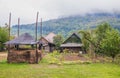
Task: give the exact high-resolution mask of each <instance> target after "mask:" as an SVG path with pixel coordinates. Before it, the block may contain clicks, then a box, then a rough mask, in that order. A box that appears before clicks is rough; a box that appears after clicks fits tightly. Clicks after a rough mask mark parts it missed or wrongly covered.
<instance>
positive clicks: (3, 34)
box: [0, 27, 9, 51]
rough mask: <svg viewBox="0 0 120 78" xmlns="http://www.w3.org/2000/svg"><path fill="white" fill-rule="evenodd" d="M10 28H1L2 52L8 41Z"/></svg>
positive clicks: (0, 46) (0, 42)
mask: <svg viewBox="0 0 120 78" xmlns="http://www.w3.org/2000/svg"><path fill="white" fill-rule="evenodd" d="M8 39H9V38H8V28H7V27H0V51H2V50H3V49H4V44H3V43H5V42H6V41H8Z"/></svg>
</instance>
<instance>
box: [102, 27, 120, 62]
mask: <svg viewBox="0 0 120 78" xmlns="http://www.w3.org/2000/svg"><path fill="white" fill-rule="evenodd" d="M101 48H102V49H103V50H104V52H103V53H104V54H106V55H108V56H111V57H112V58H113V60H114V58H115V56H116V55H117V54H120V33H119V31H118V30H115V29H112V30H108V31H106V34H105V38H104V39H103V40H102V41H101Z"/></svg>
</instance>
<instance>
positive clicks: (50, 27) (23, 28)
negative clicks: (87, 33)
mask: <svg viewBox="0 0 120 78" xmlns="http://www.w3.org/2000/svg"><path fill="white" fill-rule="evenodd" d="M102 22H107V23H109V24H110V25H111V26H112V27H114V28H117V29H119V30H120V12H114V13H106V12H100V13H91V14H90V13H88V14H85V15H74V16H68V17H62V18H58V19H52V20H48V21H44V22H43V24H42V29H43V31H42V32H43V35H46V34H48V33H49V32H54V33H56V34H59V33H60V34H63V35H64V36H65V37H66V36H68V35H69V34H70V33H73V32H77V31H79V30H85V29H91V28H95V27H96V26H97V25H99V24H101V23H102ZM25 32H28V33H30V34H31V35H33V36H34V35H35V23H33V24H26V25H20V34H22V33H25ZM16 34H17V25H14V26H12V35H16ZM38 36H40V22H39V23H38Z"/></svg>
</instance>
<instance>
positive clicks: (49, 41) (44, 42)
mask: <svg viewBox="0 0 120 78" xmlns="http://www.w3.org/2000/svg"><path fill="white" fill-rule="evenodd" d="M55 36H56V34H54V33H52V32H51V33H49V34H48V35H47V36H45V37H41V38H40V45H39V49H43V50H45V51H46V52H53V50H54V49H55V44H54V43H53V39H54V37H55Z"/></svg>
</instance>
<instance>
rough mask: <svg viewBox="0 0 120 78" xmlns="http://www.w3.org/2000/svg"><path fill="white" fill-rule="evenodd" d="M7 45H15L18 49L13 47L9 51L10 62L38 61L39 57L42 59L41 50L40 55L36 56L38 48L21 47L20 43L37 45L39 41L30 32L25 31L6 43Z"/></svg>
mask: <svg viewBox="0 0 120 78" xmlns="http://www.w3.org/2000/svg"><path fill="white" fill-rule="evenodd" d="M5 44H6V45H15V46H17V49H11V50H10V52H8V58H7V60H8V62H9V63H20V62H27V63H36V61H38V60H37V58H39V59H41V52H39V53H38V57H37V56H36V55H37V54H36V53H37V52H36V51H37V50H36V49H33V48H32V49H20V48H19V46H20V45H36V44H37V42H36V41H35V39H34V38H33V37H32V36H31V35H30V34H28V33H25V34H23V35H21V36H19V37H17V38H15V39H13V40H11V41H8V42H6V43H5Z"/></svg>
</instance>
